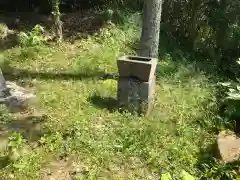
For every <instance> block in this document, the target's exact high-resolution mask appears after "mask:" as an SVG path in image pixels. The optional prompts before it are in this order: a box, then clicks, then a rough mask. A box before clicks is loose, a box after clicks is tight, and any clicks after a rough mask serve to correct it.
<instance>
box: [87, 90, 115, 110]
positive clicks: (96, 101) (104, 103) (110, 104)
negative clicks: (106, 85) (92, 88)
mask: <svg viewBox="0 0 240 180" xmlns="http://www.w3.org/2000/svg"><path fill="white" fill-rule="evenodd" d="M88 101H89V102H90V103H92V104H93V105H94V106H96V107H98V108H101V109H107V110H109V111H110V112H114V111H116V110H118V102H117V99H115V98H112V97H101V96H99V95H96V94H95V95H93V96H91V97H89V98H88Z"/></svg>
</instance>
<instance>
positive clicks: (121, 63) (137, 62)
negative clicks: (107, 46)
mask: <svg viewBox="0 0 240 180" xmlns="http://www.w3.org/2000/svg"><path fill="white" fill-rule="evenodd" d="M157 62H158V60H157V59H155V58H148V57H140V56H123V57H120V58H119V59H118V60H117V66H118V71H119V77H121V78H127V77H135V78H138V79H139V80H141V81H144V82H145V81H149V80H150V79H151V78H152V77H153V76H154V75H155V71H156V67H157Z"/></svg>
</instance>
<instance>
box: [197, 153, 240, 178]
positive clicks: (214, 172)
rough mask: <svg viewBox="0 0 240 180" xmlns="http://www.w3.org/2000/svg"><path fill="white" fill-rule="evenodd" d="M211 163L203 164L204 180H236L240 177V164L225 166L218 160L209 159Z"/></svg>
mask: <svg viewBox="0 0 240 180" xmlns="http://www.w3.org/2000/svg"><path fill="white" fill-rule="evenodd" d="M208 161H209V163H202V164H201V169H202V175H201V177H202V178H206V179H209V180H215V179H220V178H222V179H226V180H232V179H236V178H237V177H238V175H239V170H240V169H239V164H238V163H236V164H234V163H233V164H224V163H222V162H219V161H218V160H216V159H214V158H212V157H209V159H208Z"/></svg>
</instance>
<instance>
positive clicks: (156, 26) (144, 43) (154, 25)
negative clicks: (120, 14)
mask: <svg viewBox="0 0 240 180" xmlns="http://www.w3.org/2000/svg"><path fill="white" fill-rule="evenodd" d="M161 13H162V0H145V1H144V9H143V25H142V35H141V39H140V52H139V55H140V56H145V57H154V58H157V57H158V47H159V36H160V23H161Z"/></svg>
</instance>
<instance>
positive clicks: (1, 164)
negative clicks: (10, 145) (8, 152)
mask: <svg viewBox="0 0 240 180" xmlns="http://www.w3.org/2000/svg"><path fill="white" fill-rule="evenodd" d="M10 163H11V162H10V160H9V158H8V157H7V156H3V157H0V169H3V168H5V167H6V166H8V165H9V164H10Z"/></svg>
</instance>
